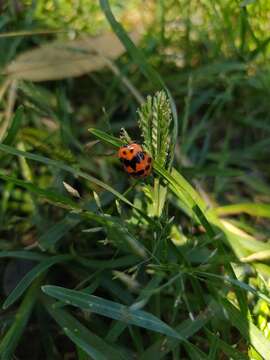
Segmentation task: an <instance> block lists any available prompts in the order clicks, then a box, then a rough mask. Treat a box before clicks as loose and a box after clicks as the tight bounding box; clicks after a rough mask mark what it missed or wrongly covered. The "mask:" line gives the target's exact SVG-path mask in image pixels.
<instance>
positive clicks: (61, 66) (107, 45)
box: [4, 30, 140, 81]
mask: <svg viewBox="0 0 270 360" xmlns="http://www.w3.org/2000/svg"><path fill="white" fill-rule="evenodd" d="M130 37H131V38H132V40H133V42H134V43H138V41H139V39H140V32H139V31H138V30H135V31H133V32H132V33H130ZM124 52H125V49H124V47H123V45H122V44H121V42H120V40H119V39H118V38H117V37H116V36H115V35H114V34H113V33H107V34H103V35H100V36H98V37H85V38H80V39H76V40H69V41H66V42H60V41H55V42H52V43H49V44H46V45H42V46H41V47H39V48H37V49H34V50H30V51H26V52H24V53H22V54H20V55H19V56H18V57H17V58H16V59H15V60H14V61H12V62H11V63H10V64H9V65H8V66H7V67H6V69H5V72H4V74H5V75H7V76H9V78H11V79H21V80H29V81H48V80H59V79H65V78H68V77H76V76H81V75H83V74H86V73H88V72H91V71H96V70H99V69H101V68H103V67H104V66H106V65H107V64H108V62H110V61H111V60H115V59H117V58H118V57H119V56H120V55H122V54H123V53H124Z"/></svg>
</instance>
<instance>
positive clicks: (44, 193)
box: [0, 144, 80, 210]
mask: <svg viewBox="0 0 270 360" xmlns="http://www.w3.org/2000/svg"><path fill="white" fill-rule="evenodd" d="M0 145H1V144H0ZM0 179H2V180H5V181H7V182H11V183H13V184H16V185H18V186H20V187H22V188H24V189H26V190H28V191H30V192H32V193H34V194H37V195H38V196H40V197H42V198H44V199H46V200H47V201H49V202H51V203H53V204H55V205H58V206H62V207H64V208H68V209H72V210H73V209H80V206H79V205H78V204H77V203H76V202H75V201H73V200H71V199H70V198H68V197H67V196H64V195H61V194H59V193H56V192H53V191H51V190H47V189H41V188H39V187H37V186H36V185H34V184H33V183H31V182H28V181H24V180H20V179H17V178H14V177H11V176H7V175H5V174H3V173H1V172H0Z"/></svg>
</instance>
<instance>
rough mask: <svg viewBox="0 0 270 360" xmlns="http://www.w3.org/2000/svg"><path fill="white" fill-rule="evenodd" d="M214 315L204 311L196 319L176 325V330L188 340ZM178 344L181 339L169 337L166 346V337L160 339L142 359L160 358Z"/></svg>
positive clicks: (158, 359)
mask: <svg viewBox="0 0 270 360" xmlns="http://www.w3.org/2000/svg"><path fill="white" fill-rule="evenodd" d="M213 316H214V314H213V313H211V312H205V313H202V314H200V315H199V316H198V317H197V318H196V319H194V320H191V319H187V320H184V321H183V322H182V323H181V324H179V325H177V326H176V329H175V330H176V331H177V332H178V333H179V335H180V336H181V337H182V338H183V339H186V340H187V339H188V338H190V337H191V336H193V335H194V334H196V333H197V332H198V331H199V330H201V329H202V327H203V326H204V325H206V324H207V322H208V321H210V320H211V318H212V317H213ZM177 345H179V341H177V340H176V339H168V341H167V342H166V346H164V339H160V340H158V341H156V342H155V343H154V344H152V345H151V346H150V347H149V348H148V349H147V350H146V351H145V352H144V353H143V354H142V356H141V358H140V360H152V359H155V360H160V359H162V358H163V357H165V356H166V355H167V354H168V353H170V352H171V351H173V350H174V349H175V348H176V347H177ZM161 349H162V350H161Z"/></svg>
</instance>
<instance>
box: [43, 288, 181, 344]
mask: <svg viewBox="0 0 270 360" xmlns="http://www.w3.org/2000/svg"><path fill="white" fill-rule="evenodd" d="M42 290H43V291H44V292H45V294H47V295H49V296H52V297H54V298H56V299H58V300H60V301H63V302H64V303H66V304H70V305H73V306H77V307H79V308H81V309H84V310H89V311H92V312H94V313H96V314H99V315H102V316H106V317H109V318H111V319H115V320H120V321H123V322H125V323H127V324H130V325H136V326H140V327H143V328H145V329H149V330H152V331H155V332H158V333H162V334H165V335H167V336H171V337H174V338H177V339H178V340H180V339H182V338H181V336H180V335H179V334H178V333H177V332H176V331H175V330H174V329H172V328H171V327H170V326H168V325H167V324H165V323H164V322H163V321H161V320H160V319H158V318H157V317H155V316H154V315H152V314H150V313H148V312H145V311H142V310H133V309H131V308H129V307H127V306H125V305H122V304H119V303H116V302H113V301H110V300H106V299H103V298H100V297H97V296H93V295H88V294H85V293H84V292H82V291H75V290H69V289H65V288H62V287H59V286H51V285H47V286H43V287H42Z"/></svg>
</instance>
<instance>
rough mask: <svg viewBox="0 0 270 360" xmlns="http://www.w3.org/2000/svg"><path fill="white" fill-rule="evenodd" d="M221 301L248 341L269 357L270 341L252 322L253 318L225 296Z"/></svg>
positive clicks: (265, 357) (262, 354)
mask: <svg viewBox="0 0 270 360" xmlns="http://www.w3.org/2000/svg"><path fill="white" fill-rule="evenodd" d="M221 303H222V305H223V306H224V308H225V309H226V311H227V314H228V316H229V319H230V321H231V322H232V324H233V325H234V326H235V327H236V328H237V329H238V330H239V332H240V333H241V335H242V336H243V337H244V338H245V339H246V341H248V342H249V343H250V344H251V345H252V346H254V348H255V349H256V350H257V351H258V353H259V354H260V355H261V356H262V357H263V358H264V359H268V357H269V354H270V341H269V340H268V339H266V338H265V336H264V334H263V333H262V332H261V331H260V330H259V329H258V328H257V326H255V325H254V324H253V323H252V321H251V319H249V318H247V316H244V315H243V314H242V313H241V311H240V310H238V309H237V308H236V307H235V306H234V305H233V304H232V303H231V302H230V301H228V300H227V299H224V298H223V299H221Z"/></svg>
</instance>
